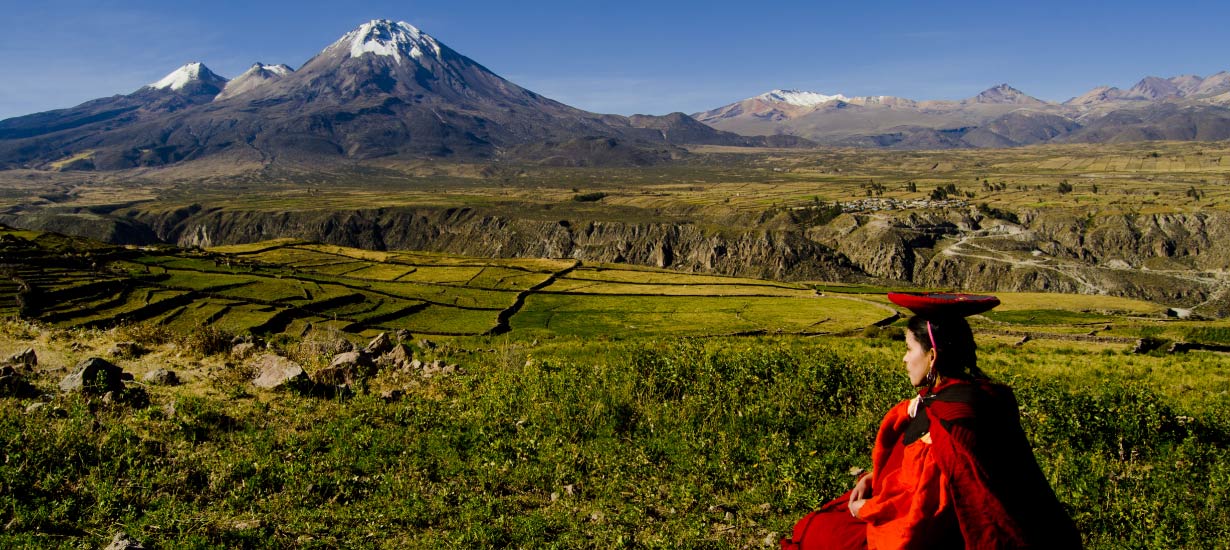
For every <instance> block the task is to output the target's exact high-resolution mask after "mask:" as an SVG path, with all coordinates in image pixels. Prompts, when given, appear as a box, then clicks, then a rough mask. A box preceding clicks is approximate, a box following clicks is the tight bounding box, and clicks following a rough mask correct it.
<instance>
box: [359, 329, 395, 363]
mask: <svg viewBox="0 0 1230 550" xmlns="http://www.w3.org/2000/svg"><path fill="white" fill-rule="evenodd" d="M391 349H393V342H392V341H391V340H389V335H388V334H387V333H384V332H381V333H380V334H379V335H378V336H376V337H375V338H373V339H372V341H371V342H369V343H368V344H367V347H365V348H363V351H364V352H366V353H367V354H368V355H370V356H372V357H378V356H380V355H384V354H385V353H386V352H388V351H389V350H391Z"/></svg>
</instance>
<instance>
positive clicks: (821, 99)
mask: <svg viewBox="0 0 1230 550" xmlns="http://www.w3.org/2000/svg"><path fill="white" fill-rule="evenodd" d="M752 99H760V100H764V101H775V102H778V103H787V104H790V105H796V106H799V107H812V106H815V105H820V104H822V103H828V102H830V101H833V100H837V101H849V100H850V98H848V97H846V96H844V95H841V94H836V95H824V94H821V93H817V92H805V91H801V90H773V91H771V92H765V93H763V94H760V95H758V96H756V97H754V98H752Z"/></svg>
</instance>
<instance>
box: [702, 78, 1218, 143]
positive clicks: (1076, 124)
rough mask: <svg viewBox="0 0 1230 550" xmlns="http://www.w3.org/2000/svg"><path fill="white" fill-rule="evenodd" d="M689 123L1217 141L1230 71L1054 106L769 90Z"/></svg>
mask: <svg viewBox="0 0 1230 550" xmlns="http://www.w3.org/2000/svg"><path fill="white" fill-rule="evenodd" d="M692 117H693V118H695V119H697V120H699V121H701V122H704V123H705V124H708V125H710V126H712V127H714V128H718V129H721V130H727V131H731V132H736V133H739V134H745V135H754V134H759V135H764V134H779V135H792V136H797V137H802V138H806V139H808V140H811V141H815V142H817V143H820V144H827V145H849V146H865V147H890V148H908V149H920V148H956V147H1014V146H1020V145H1032V144H1036V143H1103V142H1124V141H1143V140H1155V139H1168V140H1220V139H1230V72H1220V73H1217V74H1215V75H1212V76H1209V77H1200V76H1195V75H1182V76H1176V77H1172V78H1159V77H1153V76H1150V77H1146V78H1144V79H1142V80H1141V81H1140V82H1139V83H1137V84H1136V85H1135V86H1132V87H1131V88H1130V89H1128V90H1122V89H1119V88H1114V87H1110V86H1099V87H1096V88H1094V89H1092V90H1090V91H1088V92H1086V93H1084V94H1081V95H1080V96H1077V97H1074V98H1072V99H1069V100H1068V101H1065V102H1062V103H1055V102H1048V101H1043V100H1040V99H1038V98H1035V97H1032V96H1030V95H1028V94H1026V93H1024V92H1022V91H1020V90H1018V89H1016V88H1013V87H1012V86H1009V85H1008V84H1000V85H998V86H994V87H992V88H989V89H987V90H985V91H983V92H981V93H979V94H978V95H976V96H974V97H971V98H968V99H962V100H956V101H944V100H929V101H918V100H913V99H907V98H902V97H892V96H866V97H846V96H845V95H842V94H833V95H827V94H823V93H819V92H808V91H799V90H773V91H771V92H767V93H764V94H761V95H758V96H756V97H751V98H747V99H744V100H742V101H738V102H735V103H731V104H729V105H725V106H722V107H718V108H716V109H712V110H709V111H705V112H701V113H695V114H693V115H692Z"/></svg>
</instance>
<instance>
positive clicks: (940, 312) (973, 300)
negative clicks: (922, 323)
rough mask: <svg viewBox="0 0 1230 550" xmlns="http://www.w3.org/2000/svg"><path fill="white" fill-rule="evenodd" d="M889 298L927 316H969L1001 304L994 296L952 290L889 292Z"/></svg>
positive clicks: (918, 313)
mask: <svg viewBox="0 0 1230 550" xmlns="http://www.w3.org/2000/svg"><path fill="white" fill-rule="evenodd" d="M888 299H889V300H891V301H892V302H893V303H894V304H897V305H899V306H901V307H904V308H906V309H908V310H910V311H912V312H914V314H915V315H924V316H927V317H969V316H970V315H974V314H977V313H982V312H984V311H987V310H989V309H991V308H993V307H995V306H997V305H999V298H996V297H994V296H983V295H978V294H954V293H951V292H889V293H888Z"/></svg>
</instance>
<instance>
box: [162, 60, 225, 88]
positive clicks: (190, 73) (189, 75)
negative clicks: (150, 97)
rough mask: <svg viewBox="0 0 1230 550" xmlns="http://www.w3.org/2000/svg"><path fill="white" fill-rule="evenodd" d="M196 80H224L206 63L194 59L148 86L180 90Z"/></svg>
mask: <svg viewBox="0 0 1230 550" xmlns="http://www.w3.org/2000/svg"><path fill="white" fill-rule="evenodd" d="M194 80H214V81H217V80H223V79H222V78H221V77H219V76H218V75H215V74H214V73H213V72H212V71H210V70H209V68H208V67H206V66H205V65H203V64H201V63H200V62H197V61H194V62H192V63H188V64H187V65H184V66H183V67H180V68H178V69H175V70H174V71H172V72H171V74H169V75H166V76H164V77H162V80H159V81H158V82H155V83H153V84H150V85H149V86H147V87H148V88H153V89H155V90H165V89H168V88H170V89H171V90H176V91H178V90H182V89H183V88H184V86H187V85H188V84H189V83H191V82H192V81H194Z"/></svg>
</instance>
